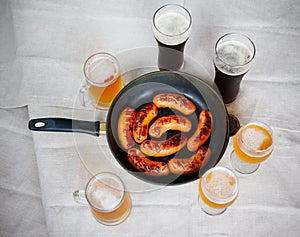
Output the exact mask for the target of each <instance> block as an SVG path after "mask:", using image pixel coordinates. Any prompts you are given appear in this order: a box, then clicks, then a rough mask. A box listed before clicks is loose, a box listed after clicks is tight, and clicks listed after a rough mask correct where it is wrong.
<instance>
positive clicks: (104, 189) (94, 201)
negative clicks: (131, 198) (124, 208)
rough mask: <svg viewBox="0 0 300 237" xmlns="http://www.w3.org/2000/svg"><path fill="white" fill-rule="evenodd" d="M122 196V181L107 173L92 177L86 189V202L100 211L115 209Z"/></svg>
mask: <svg viewBox="0 0 300 237" xmlns="http://www.w3.org/2000/svg"><path fill="white" fill-rule="evenodd" d="M123 196H124V189H123V184H122V181H121V180H119V179H118V178H117V177H116V176H112V174H109V173H102V174H99V175H97V176H96V177H93V178H92V179H91V180H90V182H89V184H88V185H87V187H86V197H87V200H88V202H89V203H90V204H91V205H92V206H93V207H95V208H97V209H99V210H102V211H110V210H113V209H115V208H116V207H117V206H118V205H119V204H120V202H121V200H122V199H123Z"/></svg>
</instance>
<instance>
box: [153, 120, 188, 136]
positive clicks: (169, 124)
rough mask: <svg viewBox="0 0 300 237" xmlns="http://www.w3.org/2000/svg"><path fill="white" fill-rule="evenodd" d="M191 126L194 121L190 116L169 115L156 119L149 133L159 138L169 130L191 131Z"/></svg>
mask: <svg viewBox="0 0 300 237" xmlns="http://www.w3.org/2000/svg"><path fill="white" fill-rule="evenodd" d="M191 127H192V123H191V121H190V120H189V119H188V118H186V117H184V116H177V115H168V116H164V117H160V118H158V119H157V120H155V122H154V123H153V124H152V125H151V126H150V128H149V134H150V136H152V137H155V138H159V137H161V135H162V134H163V133H165V132H166V131H168V130H178V131H181V132H189V131H190V130H191Z"/></svg>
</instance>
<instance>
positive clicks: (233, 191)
mask: <svg viewBox="0 0 300 237" xmlns="http://www.w3.org/2000/svg"><path fill="white" fill-rule="evenodd" d="M198 188H199V199H200V203H201V208H202V210H203V211H204V212H206V213H207V214H209V215H218V214H221V213H223V212H224V211H225V210H226V208H228V207H229V206H231V205H232V204H233V203H234V201H235V200H236V198H237V196H238V193H239V185H238V180H237V177H236V176H235V174H234V173H233V172H232V171H231V170H229V169H227V168H225V167H214V168H211V169H209V170H208V171H207V172H205V173H204V175H203V176H202V177H201V178H200V180H199V186H198Z"/></svg>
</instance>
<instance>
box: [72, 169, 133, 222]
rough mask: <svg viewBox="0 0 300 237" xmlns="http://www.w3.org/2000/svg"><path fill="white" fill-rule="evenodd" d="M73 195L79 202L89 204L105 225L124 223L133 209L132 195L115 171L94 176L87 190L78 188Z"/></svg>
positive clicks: (96, 216)
mask: <svg viewBox="0 0 300 237" xmlns="http://www.w3.org/2000/svg"><path fill="white" fill-rule="evenodd" d="M73 197H74V200H75V201H76V202H77V203H79V204H88V205H89V206H90V209H91V212H92V214H93V216H94V217H95V219H96V220H97V221H98V222H100V223H102V224H104V225H117V224H120V223H122V222H123V221H124V220H125V219H126V218H127V217H128V216H129V214H130V211H131V198H130V195H129V193H128V192H126V191H125V186H124V183H123V182H122V180H121V179H120V178H119V177H118V176H117V175H115V174H113V173H108V172H104V173H99V174H97V175H95V176H93V177H92V178H91V179H90V181H89V182H88V183H87V185H86V188H85V191H83V190H76V191H75V192H74V193H73Z"/></svg>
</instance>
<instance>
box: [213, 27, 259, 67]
mask: <svg viewBox="0 0 300 237" xmlns="http://www.w3.org/2000/svg"><path fill="white" fill-rule="evenodd" d="M230 35H238V36H242V37H244V38H245V39H247V40H249V42H250V44H251V45H252V47H253V55H252V57H251V59H250V60H249V61H248V62H246V63H244V64H241V65H235V66H231V65H229V66H230V67H231V68H239V67H243V66H247V65H249V64H250V63H251V62H252V61H253V59H254V57H255V55H256V48H255V45H254V43H253V41H252V40H251V39H250V38H249V37H248V36H247V35H244V34H241V33H234V32H232V33H227V34H225V35H223V36H221V37H220V38H219V39H218V40H217V42H216V44H215V55H216V57H217V58H218V59H219V60H220V61H221V62H222V63H224V64H225V65H228V64H227V63H226V62H224V61H223V60H222V59H221V58H220V57H219V56H218V51H217V46H218V44H219V42H220V41H221V40H222V39H224V38H225V37H227V36H230Z"/></svg>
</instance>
